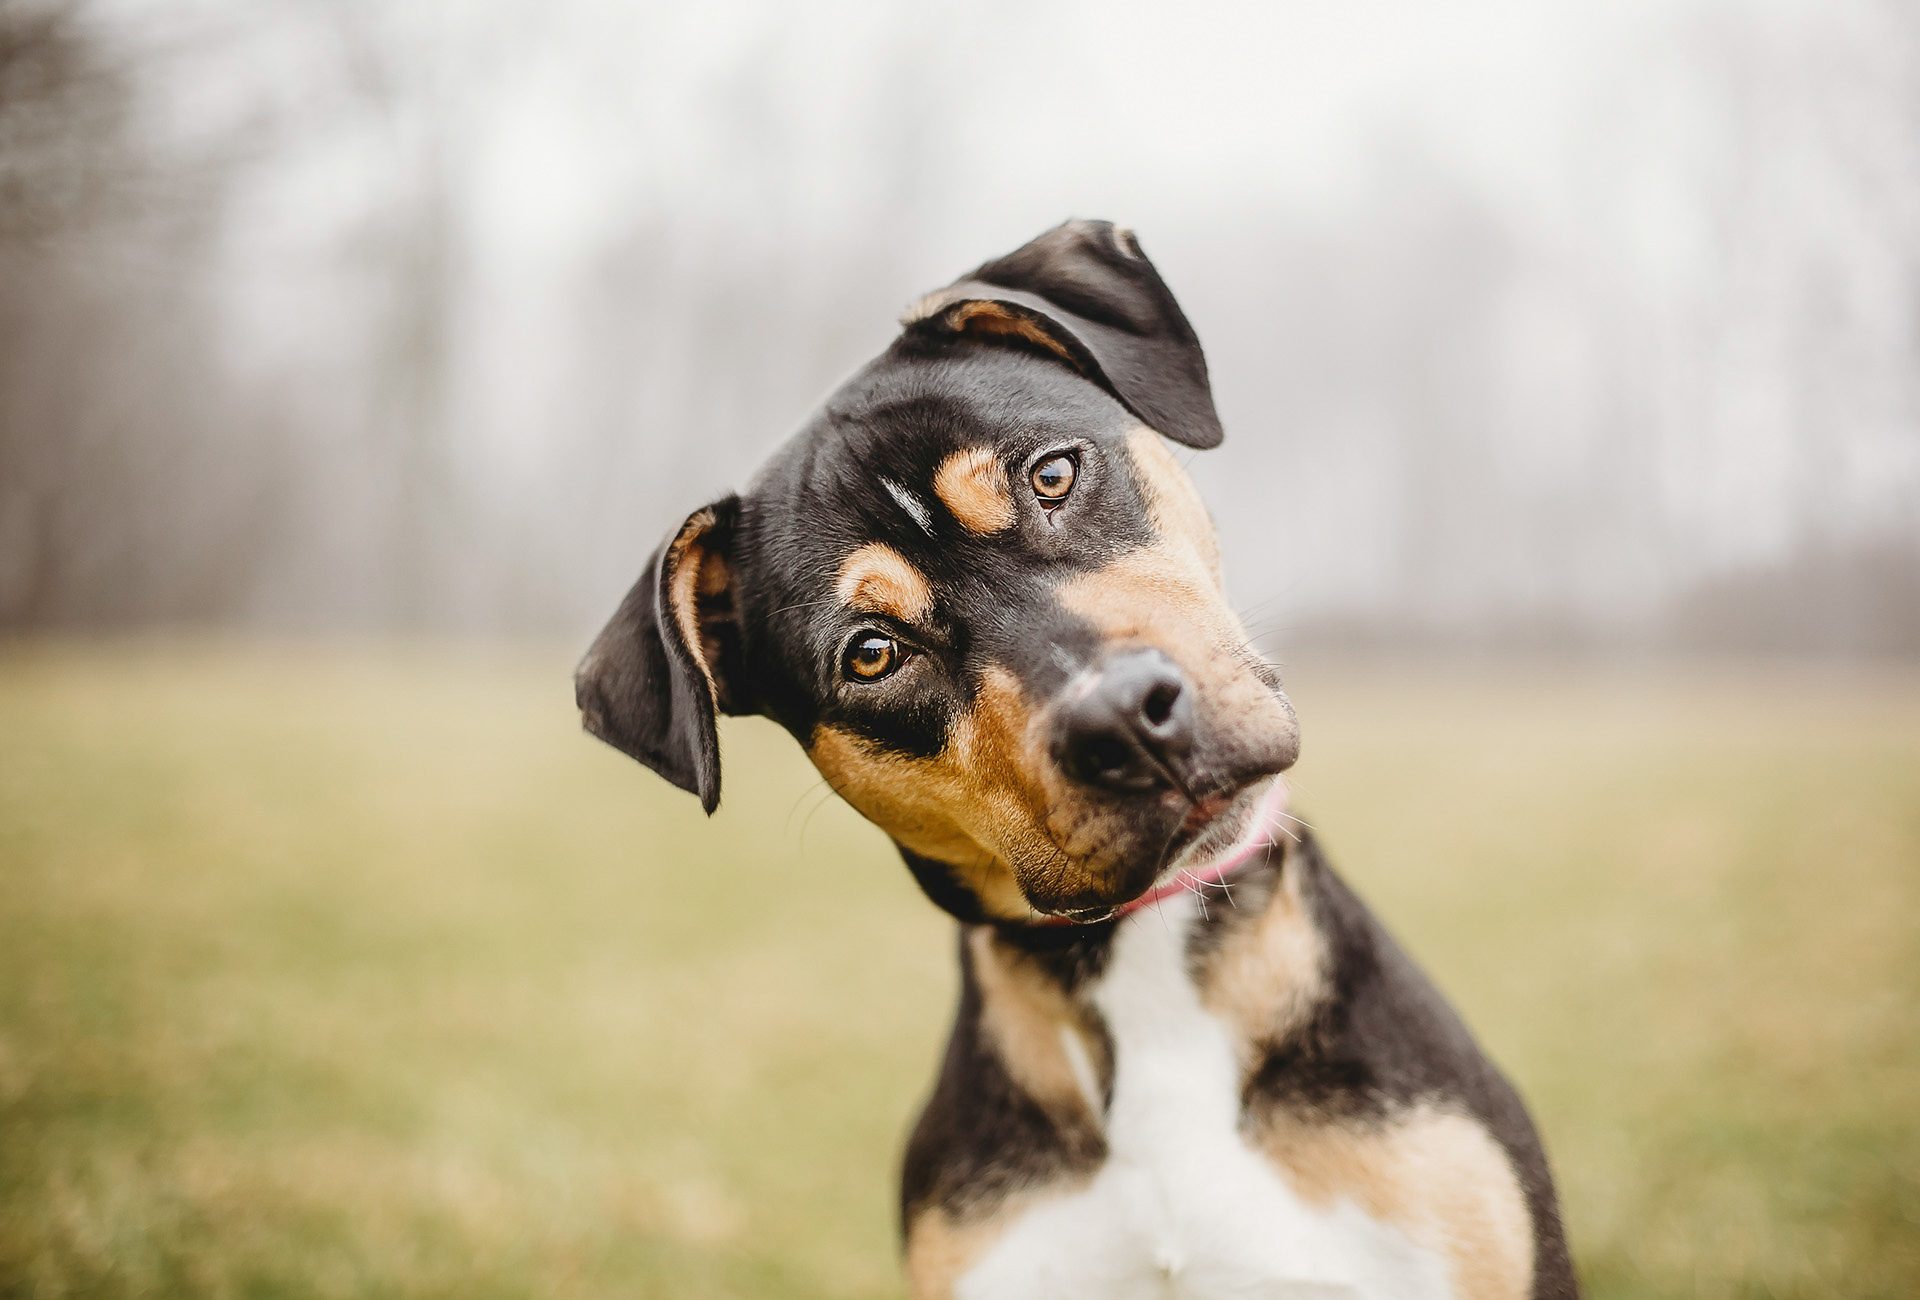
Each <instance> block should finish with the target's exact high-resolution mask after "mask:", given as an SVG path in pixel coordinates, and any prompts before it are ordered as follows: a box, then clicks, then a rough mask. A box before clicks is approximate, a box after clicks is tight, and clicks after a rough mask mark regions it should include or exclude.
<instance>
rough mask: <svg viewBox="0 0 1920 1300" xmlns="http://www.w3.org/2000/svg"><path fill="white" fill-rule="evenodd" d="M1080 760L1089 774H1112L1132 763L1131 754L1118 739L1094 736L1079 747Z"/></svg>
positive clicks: (1123, 769) (1119, 771)
mask: <svg viewBox="0 0 1920 1300" xmlns="http://www.w3.org/2000/svg"><path fill="white" fill-rule="evenodd" d="M1080 761H1081V764H1082V766H1083V769H1084V770H1085V771H1086V772H1087V773H1088V774H1089V775H1095V776H1112V775H1115V774H1116V773H1121V772H1125V771H1126V770H1127V769H1128V768H1129V767H1131V766H1132V765H1133V754H1132V752H1131V751H1130V750H1129V749H1128V748H1127V746H1126V745H1125V744H1123V743H1122V742H1121V741H1119V740H1116V739H1112V738H1110V737H1106V736H1096V737H1094V738H1092V739H1090V740H1088V741H1086V742H1085V744H1084V745H1083V747H1082V748H1081V751H1080Z"/></svg>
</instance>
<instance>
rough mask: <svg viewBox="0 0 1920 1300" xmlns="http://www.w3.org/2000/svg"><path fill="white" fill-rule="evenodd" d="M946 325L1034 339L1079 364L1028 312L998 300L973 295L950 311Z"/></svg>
mask: <svg viewBox="0 0 1920 1300" xmlns="http://www.w3.org/2000/svg"><path fill="white" fill-rule="evenodd" d="M947 325H948V327H949V328H951V329H954V330H956V331H964V332H972V333H975V334H998V335H1001V336H1002V337H1005V338H1017V339H1023V340H1025V341H1026V342H1028V343H1035V344H1038V345H1039V346H1041V347H1043V348H1045V349H1046V350H1047V351H1049V352H1051V353H1053V354H1054V355H1055V356H1057V357H1059V358H1060V359H1061V360H1062V361H1064V362H1066V363H1067V364H1068V365H1071V366H1075V367H1076V368H1077V367H1078V365H1079V363H1078V362H1076V361H1075V360H1074V359H1073V354H1072V353H1071V352H1069V351H1067V349H1066V345H1064V344H1063V343H1061V342H1060V340H1059V339H1056V338H1055V337H1053V335H1051V334H1049V333H1047V331H1046V330H1044V329H1042V328H1041V327H1040V326H1039V325H1038V324H1037V323H1036V322H1034V321H1032V320H1030V319H1029V318H1027V317H1025V316H1019V315H1015V314H1014V313H1013V312H1010V311H1008V310H1007V309H1006V308H1005V307H1003V306H1001V305H1000V304H999V303H997V302H989V301H986V300H983V299H974V300H973V301H971V302H963V303H961V304H960V305H959V306H958V307H955V308H954V309H953V310H952V311H950V312H948V313H947Z"/></svg>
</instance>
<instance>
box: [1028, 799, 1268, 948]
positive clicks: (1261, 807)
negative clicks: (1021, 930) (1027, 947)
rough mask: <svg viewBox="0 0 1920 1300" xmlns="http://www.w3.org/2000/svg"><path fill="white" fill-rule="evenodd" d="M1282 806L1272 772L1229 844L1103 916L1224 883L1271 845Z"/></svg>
mask: <svg viewBox="0 0 1920 1300" xmlns="http://www.w3.org/2000/svg"><path fill="white" fill-rule="evenodd" d="M1286 808H1287V782H1286V778H1285V777H1279V776H1276V777H1274V778H1273V784H1272V785H1271V786H1269V787H1268V788H1267V792H1266V793H1265V794H1263V795H1261V796H1260V802H1259V804H1258V805H1257V806H1256V807H1255V808H1254V810H1253V816H1251V817H1249V818H1247V825H1246V829H1244V830H1242V831H1241V832H1240V838H1239V839H1238V840H1236V841H1234V844H1233V847H1232V848H1230V849H1228V850H1227V851H1226V852H1225V853H1223V854H1221V855H1220V856H1219V857H1217V858H1215V859H1214V860H1213V861H1212V862H1209V863H1208V864H1207V865H1206V866H1204V867H1201V868H1200V869H1198V870H1197V871H1196V870H1189V869H1186V868H1182V869H1181V870H1180V871H1178V872H1176V873H1175V875H1174V877H1173V879H1172V880H1169V881H1168V882H1167V883H1166V884H1164V885H1161V886H1159V887H1158V888H1155V889H1149V890H1148V891H1147V892H1146V893H1144V894H1142V895H1140V897H1138V898H1136V899H1134V900H1133V901H1132V902H1130V903H1122V904H1121V905H1120V906H1118V907H1116V908H1114V909H1113V915H1112V916H1110V917H1108V918H1106V919H1107V920H1110V921H1117V920H1119V919H1120V918H1121V917H1123V916H1131V915H1133V913H1135V912H1137V911H1139V910H1140V909H1141V908H1143V907H1146V906H1148V905H1150V904H1153V903H1157V902H1159V901H1160V900H1161V899H1163V898H1172V897H1173V896H1174V895H1175V894H1180V893H1199V892H1200V890H1201V889H1202V888H1204V887H1205V886H1207V885H1224V884H1225V883H1226V882H1227V881H1229V880H1231V879H1232V878H1233V877H1234V875H1235V874H1237V873H1238V872H1239V871H1240V869H1241V868H1243V867H1245V866H1246V865H1247V864H1248V863H1249V862H1252V861H1253V860H1254V859H1255V858H1257V857H1259V856H1260V855H1261V854H1262V853H1264V852H1265V851H1266V850H1267V849H1270V848H1272V847H1273V845H1274V843H1275V842H1276V841H1275V839H1274V836H1276V835H1277V834H1279V831H1280V818H1281V816H1282V815H1283V814H1284V813H1285V812H1286ZM1034 924H1036V925H1098V924H1099V922H1097V921H1075V920H1073V919H1072V918H1071V917H1065V916H1042V917H1040V918H1039V919H1038V920H1037V921H1035V922H1034Z"/></svg>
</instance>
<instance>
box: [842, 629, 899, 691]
mask: <svg viewBox="0 0 1920 1300" xmlns="http://www.w3.org/2000/svg"><path fill="white" fill-rule="evenodd" d="M905 658H906V656H905V655H903V654H902V653H901V652H900V643H899V642H898V641H895V640H894V639H893V638H892V637H890V636H887V635H886V634H884V633H881V632H868V633H865V634H864V635H861V636H857V637H855V638H854V639H853V643H852V644H851V645H849V646H848V647H847V653H846V657H845V658H844V660H843V661H842V663H843V666H844V668H845V670H846V674H847V679H848V680H849V681H856V682H877V681H879V680H880V679H881V678H882V677H885V676H886V675H887V674H888V673H890V672H892V671H893V670H894V669H896V668H898V667H899V666H900V663H901V661H902V660H903V659H905Z"/></svg>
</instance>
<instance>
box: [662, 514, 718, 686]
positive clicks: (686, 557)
mask: <svg viewBox="0 0 1920 1300" xmlns="http://www.w3.org/2000/svg"><path fill="white" fill-rule="evenodd" d="M713 522H714V515H713V511H712V510H710V509H703V510H696V511H694V513H693V514H692V515H691V516H689V517H688V519H687V522H686V523H684V524H682V525H681V527H680V531H679V532H678V533H677V534H675V535H674V539H673V541H671V542H669V543H668V544H667V560H666V562H667V572H668V574H669V577H668V580H667V604H668V605H669V606H670V607H671V608H672V610H673V621H674V623H675V624H676V625H677V626H678V627H679V629H680V637H681V639H682V640H683V641H685V642H686V644H687V648H688V649H689V650H691V651H692V652H693V661H694V663H696V664H698V665H699V666H700V675H701V676H702V677H704V678H706V679H707V693H708V694H709V695H711V696H712V697H713V702H714V706H715V707H716V708H717V707H719V704H720V684H719V683H718V682H716V681H715V680H714V676H713V665H712V664H711V663H710V662H709V655H710V654H711V651H710V650H709V648H708V646H707V642H706V638H704V637H703V636H701V634H700V599H699V598H700V595H701V593H702V592H703V591H706V592H707V594H713V593H715V592H718V591H720V590H723V589H724V588H725V586H726V581H727V570H726V568H725V566H724V565H723V564H721V563H720V562H719V559H718V557H716V556H713V555H711V554H709V553H708V551H707V549H706V547H705V546H703V545H701V541H702V539H703V538H705V536H706V535H707V530H708V529H710V528H712V527H713ZM708 569H712V570H713V571H714V572H713V574H711V575H709V574H707V573H706V570H708ZM716 583H717V584H718V585H714V584H716Z"/></svg>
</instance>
